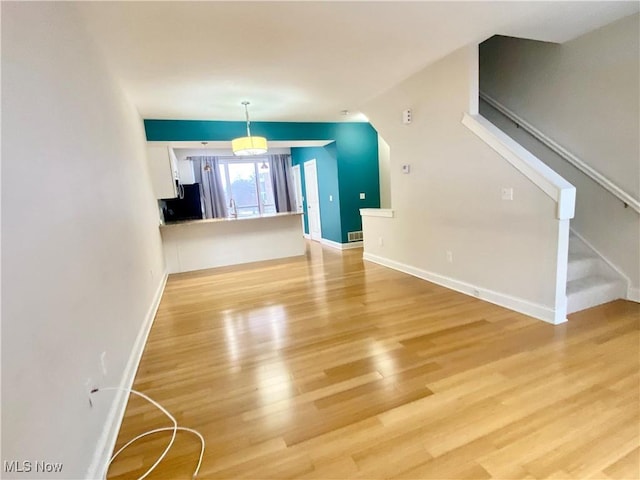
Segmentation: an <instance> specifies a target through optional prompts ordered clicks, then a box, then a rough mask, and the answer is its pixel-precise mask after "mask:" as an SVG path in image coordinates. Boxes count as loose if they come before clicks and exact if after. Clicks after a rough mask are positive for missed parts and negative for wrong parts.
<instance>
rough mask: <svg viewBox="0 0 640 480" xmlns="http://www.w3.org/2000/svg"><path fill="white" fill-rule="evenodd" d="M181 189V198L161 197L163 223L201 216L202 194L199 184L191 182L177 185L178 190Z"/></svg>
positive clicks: (196, 218) (199, 217) (194, 218)
mask: <svg viewBox="0 0 640 480" xmlns="http://www.w3.org/2000/svg"><path fill="white" fill-rule="evenodd" d="M180 189H183V191H184V195H183V196H182V198H179V197H178V198H166V199H163V202H164V206H163V208H162V213H163V215H164V221H165V223H171V222H180V221H183V220H198V219H201V218H202V195H201V193H200V184H199V183H192V184H186V185H179V186H178V190H180Z"/></svg>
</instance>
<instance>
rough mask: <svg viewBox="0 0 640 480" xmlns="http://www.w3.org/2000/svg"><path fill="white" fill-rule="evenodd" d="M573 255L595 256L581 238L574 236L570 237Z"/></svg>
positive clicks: (570, 247)
mask: <svg viewBox="0 0 640 480" xmlns="http://www.w3.org/2000/svg"><path fill="white" fill-rule="evenodd" d="M572 253H586V254H589V255H594V253H593V251H592V250H591V249H590V248H589V247H587V245H585V243H584V242H583V241H582V240H580V238H579V237H577V236H576V235H573V234H571V235H569V254H572Z"/></svg>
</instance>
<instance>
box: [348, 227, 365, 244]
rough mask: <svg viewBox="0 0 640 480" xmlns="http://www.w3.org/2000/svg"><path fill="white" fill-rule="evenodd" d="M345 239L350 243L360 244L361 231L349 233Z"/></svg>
mask: <svg viewBox="0 0 640 480" xmlns="http://www.w3.org/2000/svg"><path fill="white" fill-rule="evenodd" d="M347 238H348V240H349V241H350V242H361V241H362V230H360V231H359V232H349V233H348V237H347Z"/></svg>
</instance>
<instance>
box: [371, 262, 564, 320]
mask: <svg viewBox="0 0 640 480" xmlns="http://www.w3.org/2000/svg"><path fill="white" fill-rule="evenodd" d="M362 258H364V260H368V261H370V262H373V263H377V264H379V265H383V266H385V267H389V268H392V269H394V270H398V271H400V272H403V273H407V274H409V275H413V276H414V277H418V278H421V279H423V280H427V281H428V282H432V283H435V284H438V285H440V286H443V287H446V288H450V289H451V290H455V291H457V292H460V293H464V294H467V295H470V296H472V297H476V298H480V299H481V300H485V301H487V302H490V303H494V304H496V305H500V306H501V307H505V308H508V309H509V310H514V311H516V312H519V313H523V314H525V315H529V316H530V317H533V318H537V319H539V320H542V321H545V322H547V323H551V324H554V325H557V324H560V323H564V322H566V321H567V319H566V317H565V316H564V315H560V316H558V315H556V312H555V311H554V310H553V309H552V308H549V307H546V306H544V305H539V304H536V303H531V302H529V301H527V300H523V299H521V298H516V297H512V296H511V295H506V294H504V293H499V292H494V291H493V290H488V289H486V288H482V287H478V286H475V285H471V284H469V283H466V282H461V281H459V280H455V279H453V278H449V277H445V276H443V275H439V274H437V273H433V272H428V271H426V270H422V269H419V268H416V267H412V266H410V265H406V264H404V263H400V262H396V261H395V260H389V259H388V258H384V257H380V256H378V255H374V254H372V253H368V252H364V254H363V256H362Z"/></svg>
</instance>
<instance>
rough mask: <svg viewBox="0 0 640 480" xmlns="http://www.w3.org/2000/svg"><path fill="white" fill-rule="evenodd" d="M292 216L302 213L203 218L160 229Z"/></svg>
mask: <svg viewBox="0 0 640 480" xmlns="http://www.w3.org/2000/svg"><path fill="white" fill-rule="evenodd" d="M292 215H302V212H281V213H264V214H262V215H253V216H251V217H225V218H203V219H199V220H183V221H180V222H171V223H161V224H160V228H170V227H181V226H185V225H202V224H207V223H221V222H225V223H226V222H239V221H247V220H263V219H267V218H277V217H288V216H292Z"/></svg>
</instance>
